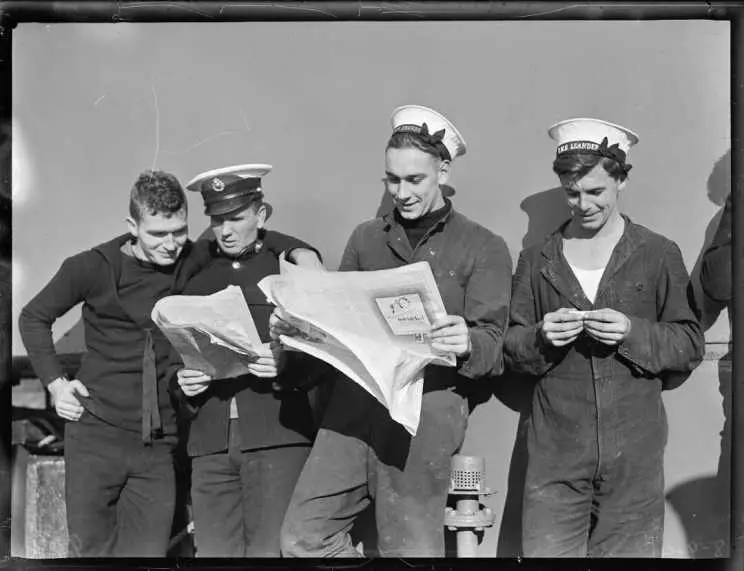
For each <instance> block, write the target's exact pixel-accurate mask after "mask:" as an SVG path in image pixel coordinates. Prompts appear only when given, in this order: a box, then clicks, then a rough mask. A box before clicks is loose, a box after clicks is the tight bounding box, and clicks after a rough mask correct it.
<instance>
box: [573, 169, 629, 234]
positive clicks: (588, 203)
mask: <svg viewBox="0 0 744 571" xmlns="http://www.w3.org/2000/svg"><path fill="white" fill-rule="evenodd" d="M560 180H561V185H563V189H564V190H565V192H566V200H567V202H568V206H569V208H570V209H571V217H572V222H573V224H574V225H575V227H576V228H577V229H580V230H582V231H583V232H585V233H590V234H595V233H597V232H598V231H599V230H601V229H602V228H603V227H604V226H605V224H606V223H607V221H608V220H610V219H613V218H615V217H619V216H620V211H619V209H618V204H617V199H618V196H619V194H620V191H621V190H622V189H623V187H624V186H625V181H622V182H620V181H618V180H616V179H615V178H613V177H612V176H610V174H609V173H608V172H607V171H606V170H605V168H604V167H603V166H602V164H601V163H600V164H597V165H596V166H595V167H594V168H593V169H592V170H590V171H589V172H588V173H587V174H586V175H585V176H583V177H582V178H580V179H579V180H573V181H572V180H571V177H570V176H561V177H560Z"/></svg>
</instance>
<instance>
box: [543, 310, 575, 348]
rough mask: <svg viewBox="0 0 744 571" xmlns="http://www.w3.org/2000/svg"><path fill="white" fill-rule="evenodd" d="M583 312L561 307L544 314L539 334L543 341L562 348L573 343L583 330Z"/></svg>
mask: <svg viewBox="0 0 744 571" xmlns="http://www.w3.org/2000/svg"><path fill="white" fill-rule="evenodd" d="M582 316H583V312H580V311H576V310H573V309H569V308H567V307H561V308H560V309H558V310H556V311H551V312H550V313H546V314H545V316H544V317H543V321H542V328H541V329H540V332H541V334H542V336H543V339H545V341H547V342H548V343H549V344H550V345H553V347H563V346H564V345H568V344H569V343H573V342H574V341H575V340H576V338H577V337H578V336H579V333H581V330H582V329H583V328H584V321H583V319H582Z"/></svg>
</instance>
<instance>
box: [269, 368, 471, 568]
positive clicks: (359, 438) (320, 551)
mask: <svg viewBox="0 0 744 571" xmlns="http://www.w3.org/2000/svg"><path fill="white" fill-rule="evenodd" d="M467 417H468V406H467V401H466V400H465V399H463V398H462V397H460V396H459V395H457V394H455V393H454V392H452V391H448V390H440V391H433V392H429V393H425V394H424V396H423V403H422V410H421V420H420V424H419V427H418V431H417V433H416V435H415V436H414V437H413V438H411V437H410V435H409V434H408V433H407V432H406V431H405V429H404V428H403V427H402V426H401V425H399V424H398V423H396V422H394V421H393V420H391V419H390V416H389V414H388V411H387V410H386V409H385V408H384V407H383V406H382V405H380V404H379V403H378V402H377V401H376V400H375V399H374V398H373V397H372V396H370V395H369V394H368V393H366V392H365V391H364V390H363V389H362V388H360V387H358V385H356V384H355V383H352V382H351V381H347V380H339V381H338V382H337V383H336V387H335V390H334V394H333V396H332V397H331V402H330V403H329V405H328V408H327V410H326V414H325V417H324V421H323V427H322V428H321V429H320V431H319V433H318V436H317V438H316V440H315V444H314V445H313V449H312V452H311V453H310V458H308V461H307V463H306V464H305V468H304V469H303V471H302V474H301V475H300V479H299V481H298V482H297V487H296V488H295V492H294V495H293V496H292V501H291V502H290V506H289V509H288V510H287V515H286V517H285V518H284V525H283V526H282V554H283V555H285V556H295V557H358V556H359V555H360V554H359V553H358V552H357V551H356V549H355V548H354V546H353V545H352V540H351V536H350V531H351V529H352V527H353V524H354V522H355V520H356V519H357V517H358V516H359V515H360V514H361V513H362V512H363V511H364V510H365V509H366V508H367V507H368V506H369V504H370V503H371V502H372V501H374V510H375V520H376V526H377V535H378V545H377V551H378V555H380V556H385V557H442V556H444V509H445V506H446V502H447V493H448V489H449V478H450V463H451V457H452V455H453V454H454V453H456V452H457V450H459V448H460V446H461V445H462V442H463V440H464V438H465V429H466V427H467Z"/></svg>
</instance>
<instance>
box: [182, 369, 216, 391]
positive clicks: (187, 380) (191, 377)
mask: <svg viewBox="0 0 744 571" xmlns="http://www.w3.org/2000/svg"><path fill="white" fill-rule="evenodd" d="M177 376H178V386H179V387H181V390H183V392H184V394H185V395H186V396H193V394H189V393H190V392H193V391H194V390H196V389H197V388H200V387H203V388H201V390H199V392H204V391H205V390H206V389H207V387H208V386H209V383H210V382H211V381H212V377H211V376H209V375H207V374H206V373H204V372H202V371H195V370H193V369H181V370H179V371H178V373H177ZM194 394H198V393H194Z"/></svg>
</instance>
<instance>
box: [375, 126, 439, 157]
mask: <svg viewBox="0 0 744 571" xmlns="http://www.w3.org/2000/svg"><path fill="white" fill-rule="evenodd" d="M409 148H413V149H418V150H419V151H423V152H424V153H426V154H427V155H431V156H433V157H436V158H437V159H440V160H446V159H447V158H448V157H445V156H443V154H442V151H441V149H440V148H439V147H437V146H436V145H433V144H431V143H430V142H428V141H426V140H424V139H423V138H422V137H421V136H420V135H418V133H415V132H412V131H396V132H394V133H393V134H392V135H391V136H390V139H388V142H387V146H386V147H385V150H386V151H387V150H388V149H409Z"/></svg>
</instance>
